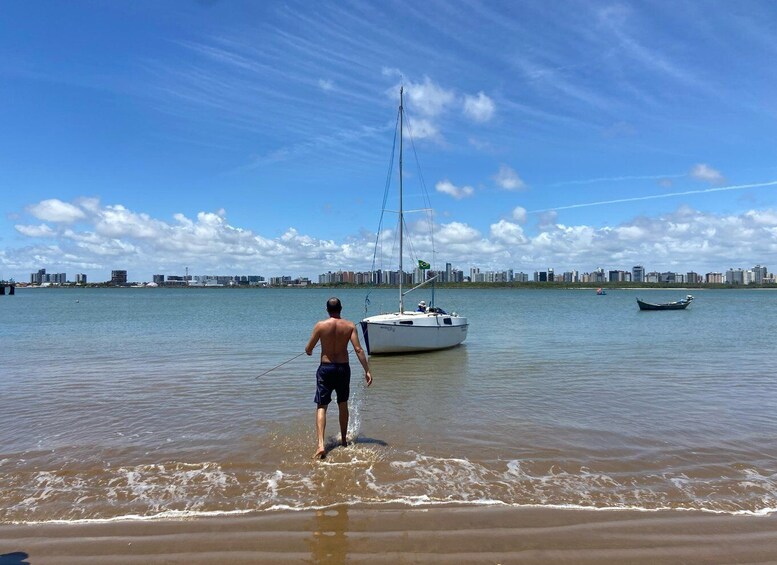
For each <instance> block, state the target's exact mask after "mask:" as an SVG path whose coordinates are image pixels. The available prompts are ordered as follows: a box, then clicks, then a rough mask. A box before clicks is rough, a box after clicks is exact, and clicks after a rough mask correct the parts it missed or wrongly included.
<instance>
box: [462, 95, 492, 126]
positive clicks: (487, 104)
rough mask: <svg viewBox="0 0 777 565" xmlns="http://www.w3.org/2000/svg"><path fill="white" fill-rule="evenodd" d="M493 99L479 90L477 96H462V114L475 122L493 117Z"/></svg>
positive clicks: (485, 120)
mask: <svg viewBox="0 0 777 565" xmlns="http://www.w3.org/2000/svg"><path fill="white" fill-rule="evenodd" d="M495 111H496V106H495V105H494V101H493V100H491V98H489V97H488V96H486V95H485V94H484V93H483V92H479V93H478V94H477V96H470V95H465V96H464V115H466V116H467V117H469V118H470V119H472V120H474V121H476V122H487V121H489V120H490V119H491V118H493V117H494V112H495Z"/></svg>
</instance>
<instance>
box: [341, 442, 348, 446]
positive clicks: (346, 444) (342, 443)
mask: <svg viewBox="0 0 777 565" xmlns="http://www.w3.org/2000/svg"><path fill="white" fill-rule="evenodd" d="M340 447H348V442H347V441H345V440H343V441H341V442H340Z"/></svg>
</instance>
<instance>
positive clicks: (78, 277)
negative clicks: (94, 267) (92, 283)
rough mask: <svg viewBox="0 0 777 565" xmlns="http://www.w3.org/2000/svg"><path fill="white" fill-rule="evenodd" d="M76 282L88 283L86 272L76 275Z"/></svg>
mask: <svg viewBox="0 0 777 565" xmlns="http://www.w3.org/2000/svg"><path fill="white" fill-rule="evenodd" d="M76 284H86V275H85V274H84V273H78V274H77V275H76Z"/></svg>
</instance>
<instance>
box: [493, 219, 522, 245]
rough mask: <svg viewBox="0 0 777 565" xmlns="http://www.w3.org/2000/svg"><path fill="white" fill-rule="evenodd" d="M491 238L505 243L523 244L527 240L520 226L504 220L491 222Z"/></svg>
mask: <svg viewBox="0 0 777 565" xmlns="http://www.w3.org/2000/svg"><path fill="white" fill-rule="evenodd" d="M491 239H493V240H494V241H497V242H499V243H504V244H506V245H524V244H526V243H527V242H528V239H527V238H526V235H525V234H524V232H523V228H522V227H521V226H519V225H518V224H514V223H512V222H507V221H505V220H500V221H499V222H497V223H496V224H491Z"/></svg>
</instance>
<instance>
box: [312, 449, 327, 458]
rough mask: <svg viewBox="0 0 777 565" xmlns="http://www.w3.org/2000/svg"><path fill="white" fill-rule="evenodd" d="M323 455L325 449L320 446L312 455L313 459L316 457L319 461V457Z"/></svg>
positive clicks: (324, 454) (324, 455)
mask: <svg viewBox="0 0 777 565" xmlns="http://www.w3.org/2000/svg"><path fill="white" fill-rule="evenodd" d="M324 457H326V449H324V448H323V447H322V448H321V449H319V450H318V451H316V454H315V455H314V456H313V460H314V461H315V460H316V459H318V460H319V461H320V460H321V459H323V458H324Z"/></svg>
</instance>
